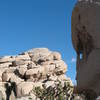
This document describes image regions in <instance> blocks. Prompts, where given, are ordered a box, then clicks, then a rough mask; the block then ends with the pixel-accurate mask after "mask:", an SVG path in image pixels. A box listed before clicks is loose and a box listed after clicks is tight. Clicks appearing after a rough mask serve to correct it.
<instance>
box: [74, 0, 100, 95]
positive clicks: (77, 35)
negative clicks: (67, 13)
mask: <svg viewBox="0 0 100 100" xmlns="http://www.w3.org/2000/svg"><path fill="white" fill-rule="evenodd" d="M72 43H73V47H74V49H75V51H76V53H77V75H76V80H77V88H78V89H79V90H84V89H85V90H87V89H89V90H92V91H94V92H96V93H97V94H100V0H79V1H78V2H77V3H76V5H75V7H74V9H73V12H72Z"/></svg>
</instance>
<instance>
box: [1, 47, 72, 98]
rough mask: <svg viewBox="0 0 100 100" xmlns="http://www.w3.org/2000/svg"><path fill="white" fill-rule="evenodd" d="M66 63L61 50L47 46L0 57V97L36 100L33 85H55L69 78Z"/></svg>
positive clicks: (67, 80) (41, 86)
mask: <svg viewBox="0 0 100 100" xmlns="http://www.w3.org/2000/svg"><path fill="white" fill-rule="evenodd" d="M66 71H67V65H66V63H65V62H64V61H63V60H62V58H61V55H60V53H58V52H52V51H50V50H48V49H47V48H36V49H31V50H29V51H27V52H24V53H21V54H19V55H17V56H4V57H1V58H0V97H2V98H3V99H4V100H25V99H26V100H28V98H29V97H31V98H32V100H35V99H34V98H35V95H34V93H33V92H32V90H33V87H40V88H41V89H42V88H43V86H44V85H45V86H46V88H48V87H50V86H55V84H56V83H57V82H59V81H61V82H62V84H64V82H69V83H70V85H71V86H72V82H71V80H70V78H67V77H66V75H65V73H66Z"/></svg>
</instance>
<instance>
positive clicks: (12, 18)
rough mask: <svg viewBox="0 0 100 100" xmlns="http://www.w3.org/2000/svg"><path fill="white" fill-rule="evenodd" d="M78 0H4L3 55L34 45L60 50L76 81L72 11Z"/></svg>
mask: <svg viewBox="0 0 100 100" xmlns="http://www.w3.org/2000/svg"><path fill="white" fill-rule="evenodd" d="M75 3H76V0H0V56H4V55H16V54H18V53H20V52H23V51H26V50H28V49H31V48H38V47H46V48H49V49H50V50H53V51H59V52H60V53H61V54H62V57H63V60H64V61H65V62H66V63H67V64H68V72H67V76H70V77H71V79H72V80H73V81H75V62H76V54H75V51H74V49H73V47H72V43H71V14H72V9H73V7H74V5H75Z"/></svg>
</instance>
